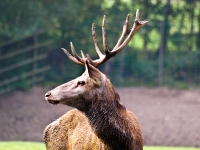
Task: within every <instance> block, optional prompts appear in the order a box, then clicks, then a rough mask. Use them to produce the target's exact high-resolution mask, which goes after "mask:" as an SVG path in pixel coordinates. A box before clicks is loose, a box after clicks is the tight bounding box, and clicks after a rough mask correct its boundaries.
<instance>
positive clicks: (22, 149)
mask: <svg viewBox="0 0 200 150" xmlns="http://www.w3.org/2000/svg"><path fill="white" fill-rule="evenodd" d="M0 150H45V145H44V144H43V143H39V142H15V141H12V142H0ZM144 150H200V148H190V147H159V146H156V147H154V146H145V147H144Z"/></svg>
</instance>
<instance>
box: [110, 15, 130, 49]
mask: <svg viewBox="0 0 200 150" xmlns="http://www.w3.org/2000/svg"><path fill="white" fill-rule="evenodd" d="M129 19H130V14H128V15H127V17H126V21H125V24H124V25H123V31H122V35H121V37H120V38H119V40H118V42H117V44H116V45H115V47H114V48H113V49H116V48H117V47H118V46H119V45H121V44H122V42H123V41H124V39H125V37H126V36H127V34H128V33H129V32H130V29H129Z"/></svg>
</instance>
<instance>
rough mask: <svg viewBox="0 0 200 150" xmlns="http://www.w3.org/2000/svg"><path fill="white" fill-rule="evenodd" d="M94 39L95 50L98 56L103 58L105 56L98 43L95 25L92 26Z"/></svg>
mask: <svg viewBox="0 0 200 150" xmlns="http://www.w3.org/2000/svg"><path fill="white" fill-rule="evenodd" d="M92 37H93V41H94V46H95V50H96V52H97V54H98V56H99V57H100V58H101V57H102V56H103V54H102V53H101V51H100V49H99V44H98V41H97V36H96V31H95V27H94V23H93V24H92Z"/></svg>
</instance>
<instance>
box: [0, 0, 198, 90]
mask: <svg viewBox="0 0 200 150" xmlns="http://www.w3.org/2000/svg"><path fill="white" fill-rule="evenodd" d="M199 6H200V2H199V1H197V0H193V1H190V0H177V1H175V0H171V1H170V0H166V1H159V0H154V1H153V0H141V1H121V0H113V1H101V3H100V2H99V1H97V0H94V1H87V0H82V1H73V0H57V1H53V0H43V1H40V0H34V1H29V2H27V1H19V0H15V1H12V0H4V1H2V2H1V3H0V14H1V15H0V41H1V42H0V84H1V83H2V82H5V81H7V80H10V79H11V78H13V77H14V76H15V77H16V76H17V78H18V81H15V82H12V84H7V85H4V86H0V91H1V90H2V89H6V88H11V89H23V90H27V89H28V88H29V87H31V86H32V85H34V84H33V83H32V81H33V80H34V78H36V79H38V81H43V82H37V84H38V83H42V85H44V84H47V85H52V86H53V85H58V84H60V83H63V82H66V81H68V80H70V79H72V78H75V77H77V76H78V75H80V74H81V73H83V71H84V67H81V66H77V65H76V64H74V63H73V62H71V61H70V60H69V59H68V58H67V56H66V55H65V54H64V53H63V52H62V50H61V49H60V48H62V47H64V48H66V49H67V50H69V51H70V42H73V44H74V46H75V49H76V51H77V53H78V54H80V51H79V50H80V49H81V50H83V52H84V53H85V54H90V56H91V57H92V58H93V59H96V58H97V54H96V52H95V49H94V45H93V40H92V36H91V24H92V23H95V27H96V28H95V29H96V33H97V38H98V43H99V46H100V48H101V50H102V51H103V48H102V47H103V46H102V35H101V23H102V18H103V15H104V14H105V15H106V28H107V41H108V44H109V49H110V50H112V48H113V47H114V45H115V44H116V42H117V40H118V38H119V37H120V35H121V31H122V26H123V24H124V21H125V18H126V15H127V14H128V13H130V14H131V18H130V27H131V26H132V23H133V21H134V17H135V11H136V9H138V8H139V9H140V18H141V20H148V21H149V23H148V24H147V25H146V26H145V27H143V28H142V29H140V30H139V31H138V32H137V33H136V35H135V37H133V39H132V41H131V43H130V44H129V45H128V46H127V47H126V48H125V49H124V50H123V51H122V52H120V54H118V55H117V56H115V58H112V59H111V60H109V61H108V62H106V64H104V65H102V66H100V69H101V70H102V71H103V72H104V73H105V74H106V75H108V76H109V78H110V79H111V81H112V82H113V83H114V84H115V85H117V86H124V85H126V86H132V85H137V86H157V85H158V66H159V65H158V62H159V55H158V54H159V50H160V49H161V48H163V51H164V55H163V64H162V67H163V68H162V69H163V75H162V78H163V81H162V82H163V85H164V86H172V87H178V88H190V87H193V86H198V85H199V83H200V52H199V51H200V44H199V43H200V42H199V39H200V11H199ZM162 23H164V24H162ZM36 34H37V36H35V35H36ZM35 37H37V42H36V41H35V39H34V38H35ZM35 42H36V43H37V44H41V43H45V42H49V44H46V45H44V46H41V47H39V48H37V55H38V56H42V55H45V54H47V55H48V57H45V58H44V59H41V60H38V61H37V62H36V63H35V64H34V63H28V64H27V65H23V66H20V67H17V68H15V69H10V70H9V71H5V72H3V73H1V71H2V70H3V69H5V68H7V67H10V66H12V65H15V64H18V63H20V62H22V61H25V60H28V59H33V57H34V51H33V50H30V51H27V52H24V53H21V54H17V55H16V56H12V57H9V58H7V59H1V57H3V56H5V55H7V54H9V53H13V54H15V53H16V52H19V51H20V50H22V49H24V48H27V47H32V49H34V44H35ZM43 67H51V69H49V70H47V71H44V72H40V73H38V74H36V75H35V76H28V77H24V76H23V75H24V74H26V73H27V72H31V71H33V68H36V69H40V68H43ZM0 93H1V92H0Z"/></svg>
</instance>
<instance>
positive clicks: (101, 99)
mask: <svg viewBox="0 0 200 150" xmlns="http://www.w3.org/2000/svg"><path fill="white" fill-rule="evenodd" d="M108 89H109V90H108ZM119 101H120V97H119V95H118V94H117V93H116V92H115V90H114V88H113V87H112V85H111V84H110V86H107V89H106V90H105V91H104V92H102V94H101V95H97V96H96V98H95V99H93V104H91V107H90V109H88V110H87V111H86V112H85V114H86V116H87V118H88V120H89V122H90V124H91V126H92V129H93V130H94V132H95V133H96V135H97V136H98V137H99V138H100V139H101V140H102V141H103V142H104V143H105V144H106V145H108V146H109V147H110V148H111V149H114V150H118V149H119V150H122V149H124V150H131V149H132V148H133V136H132V134H131V131H130V128H129V127H130V124H129V121H128V118H127V116H126V108H125V107H124V106H123V105H121V104H120V102H119Z"/></svg>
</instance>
